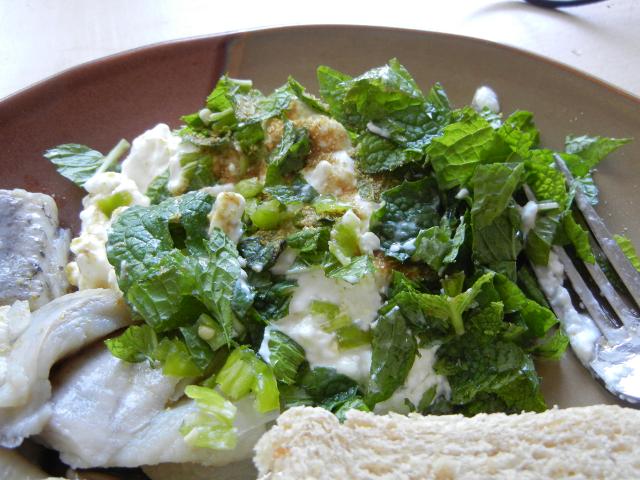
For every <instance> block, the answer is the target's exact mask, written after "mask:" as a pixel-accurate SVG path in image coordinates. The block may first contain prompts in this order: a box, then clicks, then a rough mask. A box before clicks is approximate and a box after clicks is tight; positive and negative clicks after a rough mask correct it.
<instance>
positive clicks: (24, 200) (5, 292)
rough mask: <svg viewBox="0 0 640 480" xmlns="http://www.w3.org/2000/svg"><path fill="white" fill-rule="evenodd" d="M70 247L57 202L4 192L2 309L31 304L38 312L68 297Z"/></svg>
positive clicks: (0, 207)
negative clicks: (53, 301) (66, 268)
mask: <svg viewBox="0 0 640 480" xmlns="http://www.w3.org/2000/svg"><path fill="white" fill-rule="evenodd" d="M69 242H70V233H69V230H66V229H61V228H59V223H58V207H57V206H56V202H55V201H54V200H53V198H51V197H50V196H49V195H45V194H42V193H31V192H27V191H26V190H22V189H15V190H0V305H11V304H12V303H13V302H15V301H16V300H27V301H29V305H30V307H31V309H32V310H36V309H37V308H40V307H41V306H43V305H45V304H46V303H49V302H50V301H51V300H53V299H54V298H57V297H59V296H61V295H63V294H64V293H66V292H67V290H68V288H69V283H68V282H67V278H66V275H65V271H64V267H65V265H66V264H67V259H68V254H69Z"/></svg>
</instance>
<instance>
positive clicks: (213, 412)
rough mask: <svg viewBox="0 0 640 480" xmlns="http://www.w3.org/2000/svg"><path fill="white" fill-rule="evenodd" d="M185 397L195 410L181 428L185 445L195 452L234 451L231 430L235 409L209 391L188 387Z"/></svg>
mask: <svg viewBox="0 0 640 480" xmlns="http://www.w3.org/2000/svg"><path fill="white" fill-rule="evenodd" d="M184 393H185V395H186V396H187V397H189V398H191V399H193V400H195V402H196V405H197V406H198V409H197V412H196V413H194V414H191V415H190V416H189V417H187V418H185V420H184V423H183V424H182V426H181V427H180V433H181V434H182V435H183V436H184V441H185V442H187V444H189V445H191V446H192V447H198V448H211V449H213V450H232V449H234V448H235V447H236V444H237V440H238V439H237V433H236V430H235V428H234V427H233V420H234V419H235V416H236V411H237V408H236V407H235V406H234V405H233V404H232V403H231V402H230V401H228V400H225V399H224V397H222V396H221V395H220V394H219V393H217V392H216V391H215V390H212V389H210V388H205V387H200V386H197V385H189V386H187V388H186V389H185V391H184Z"/></svg>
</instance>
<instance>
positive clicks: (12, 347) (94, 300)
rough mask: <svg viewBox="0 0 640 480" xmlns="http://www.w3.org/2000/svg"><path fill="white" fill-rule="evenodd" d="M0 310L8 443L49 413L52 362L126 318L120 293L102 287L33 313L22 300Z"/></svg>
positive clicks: (36, 428) (2, 421)
mask: <svg viewBox="0 0 640 480" xmlns="http://www.w3.org/2000/svg"><path fill="white" fill-rule="evenodd" d="M7 309H8V310H7ZM0 310H2V311H0V446H3V447H10V448H11V447H16V446H18V445H20V444H21V443H22V440H23V439H24V438H26V437H29V436H31V435H35V434H37V433H39V432H40V431H41V430H42V428H43V427H44V426H45V424H46V423H47V421H48V420H49V418H50V416H51V404H50V401H49V400H50V398H51V383H50V382H49V371H50V370H51V367H52V366H53V365H54V364H55V363H56V362H57V361H58V360H60V359H62V358H65V357H67V356H69V355H72V354H74V353H76V352H77V351H79V350H81V349H82V348H83V347H85V346H87V345H90V344H92V343H93V342H95V341H97V340H100V339H102V338H104V337H105V336H106V335H109V334H110V333H112V332H114V331H116V330H118V329H120V328H123V327H125V326H127V325H129V324H130V318H129V309H128V308H127V306H126V305H125V303H124V300H122V298H121V297H120V294H119V293H118V292H115V291H113V290H107V289H95V290H82V291H79V292H74V293H69V294H67V295H63V296H62V297H59V298H57V299H55V300H54V301H52V302H49V303H48V304H47V305H45V306H44V307H42V308H40V309H38V310H36V311H35V312H34V313H33V314H31V313H30V312H29V309H28V305H27V303H26V302H25V301H22V302H16V303H15V304H14V305H13V306H11V307H0Z"/></svg>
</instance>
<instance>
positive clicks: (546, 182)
mask: <svg viewBox="0 0 640 480" xmlns="http://www.w3.org/2000/svg"><path fill="white" fill-rule="evenodd" d="M534 155H535V156H534V159H535V160H532V161H527V162H525V167H526V172H527V173H526V183H527V185H529V187H531V190H532V191H533V193H534V195H535V197H536V200H537V201H538V202H542V201H552V202H556V203H558V205H559V208H560V209H561V210H564V209H566V208H567V207H568V206H569V196H568V194H567V187H566V183H565V178H564V175H563V174H562V173H561V172H560V171H558V170H556V169H555V168H553V167H552V166H551V165H553V161H554V159H553V152H551V151H548V150H538V151H536V154H534Z"/></svg>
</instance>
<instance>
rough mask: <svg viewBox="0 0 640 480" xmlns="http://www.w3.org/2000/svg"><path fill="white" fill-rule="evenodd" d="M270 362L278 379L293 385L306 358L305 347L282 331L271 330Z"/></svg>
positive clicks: (268, 344) (269, 344)
mask: <svg viewBox="0 0 640 480" xmlns="http://www.w3.org/2000/svg"><path fill="white" fill-rule="evenodd" d="M267 347H268V348H269V363H270V364H271V366H272V368H273V373H274V375H275V376H276V380H278V381H279V382H282V383H285V384H287V385H292V384H294V383H295V382H296V376H297V373H298V369H299V368H300V365H302V362H304V360H305V355H304V349H303V348H302V347H301V346H300V345H298V343H297V342H296V341H295V340H293V339H292V338H290V337H289V336H287V335H285V334H284V333H282V332H280V331H279V330H270V331H269V340H268V342H267Z"/></svg>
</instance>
